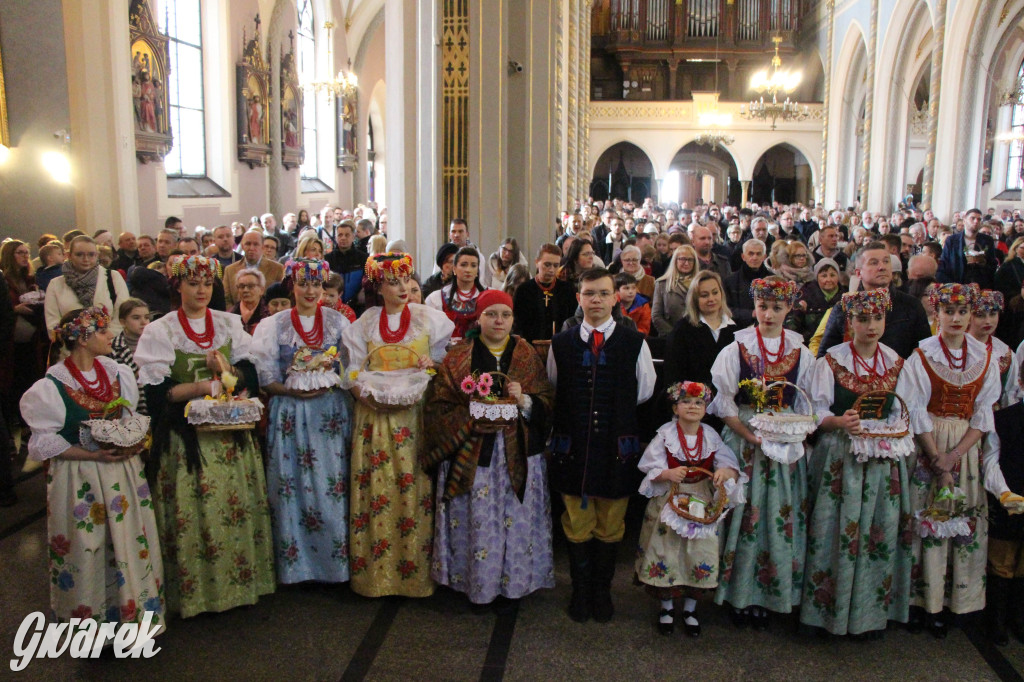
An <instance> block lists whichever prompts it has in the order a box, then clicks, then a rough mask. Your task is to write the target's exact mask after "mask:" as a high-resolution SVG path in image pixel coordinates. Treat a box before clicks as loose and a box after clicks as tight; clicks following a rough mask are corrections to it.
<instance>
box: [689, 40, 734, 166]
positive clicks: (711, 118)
mask: <svg viewBox="0 0 1024 682" xmlns="http://www.w3.org/2000/svg"><path fill="white" fill-rule="evenodd" d="M718 62H719V59H718V35H717V34H716V35H715V110H714V111H713V112H706V113H703V114H701V115H700V118H699V119H698V120H699V122H700V124H701V125H702V126H706V129H705V130H704V132H702V133H701V134H700V135H698V136H697V137H695V138H694V139H693V141H694V142H696V143H697V144H699V145H702V146H705V147H711V151H715V150H716V149H718V148H719V147H725V146H726V145H730V144H732V143H733V142H735V141H736V138H735V137H733V136H732V135H729V134H728V133H726V132H723V131H722V130H721V128H725V127H727V126H728V125H729V124H730V123H732V115H731V114H720V113H718V98H719V96H720V94H721V93H720V92H719V91H718Z"/></svg>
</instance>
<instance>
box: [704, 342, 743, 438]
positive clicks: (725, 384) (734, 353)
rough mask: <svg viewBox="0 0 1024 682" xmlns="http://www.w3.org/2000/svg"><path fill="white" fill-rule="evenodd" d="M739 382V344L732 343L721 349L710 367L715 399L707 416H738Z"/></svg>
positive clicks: (709, 407)
mask: <svg viewBox="0 0 1024 682" xmlns="http://www.w3.org/2000/svg"><path fill="white" fill-rule="evenodd" d="M739 381H740V351H739V342H738V341H733V342H732V343H730V344H729V345H728V346H726V347H725V348H723V349H722V351H721V352H720V353H719V354H718V357H717V358H715V362H714V364H713V365H711V383H713V384H714V385H715V390H716V391H718V393H717V394H715V399H714V400H712V401H711V404H710V405H709V406H708V414H713V415H715V416H716V417H719V418H722V419H724V418H726V417H735V416H737V415H739V413H740V411H739V408H738V407H737V406H736V393H737V392H738V391H739Z"/></svg>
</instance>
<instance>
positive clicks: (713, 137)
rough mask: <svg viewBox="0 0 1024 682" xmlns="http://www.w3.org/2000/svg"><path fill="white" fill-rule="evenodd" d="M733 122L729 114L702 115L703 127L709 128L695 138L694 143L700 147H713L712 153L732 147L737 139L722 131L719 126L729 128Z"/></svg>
mask: <svg viewBox="0 0 1024 682" xmlns="http://www.w3.org/2000/svg"><path fill="white" fill-rule="evenodd" d="M731 122H732V116H730V115H729V114H702V115H701V117H700V123H701V125H706V126H709V127H708V128H707V129H706V130H705V131H704V132H702V133H701V134H700V135H698V136H697V137H695V138H694V139H693V141H694V142H696V143H697V144H699V145H703V146H705V147H711V151H715V150H716V149H718V148H719V147H720V146H721V147H725V146H727V145H730V144H732V143H733V142H735V141H736V138H735V137H733V136H732V135H729V134H728V133H726V132H723V131H722V130H720V129H719V126H727V125H729V124H730V123H731Z"/></svg>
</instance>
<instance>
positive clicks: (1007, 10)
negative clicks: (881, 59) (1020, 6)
mask: <svg viewBox="0 0 1024 682" xmlns="http://www.w3.org/2000/svg"><path fill="white" fill-rule="evenodd" d="M1011 4H1013V0H1006V2H1005V3H1003V9H1002V11H1001V12H1000V13H999V23H998V24H996V26H1002V25H1003V22H1004V21H1006V17H1007V16H1009V14H1010V5H1011Z"/></svg>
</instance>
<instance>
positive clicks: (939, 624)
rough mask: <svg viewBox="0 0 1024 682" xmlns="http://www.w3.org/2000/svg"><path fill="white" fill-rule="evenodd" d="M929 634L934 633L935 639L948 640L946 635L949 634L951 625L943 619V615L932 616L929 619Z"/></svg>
mask: <svg viewBox="0 0 1024 682" xmlns="http://www.w3.org/2000/svg"><path fill="white" fill-rule="evenodd" d="M928 632H930V633H932V637H934V638H935V639H946V635H948V634H949V623H947V622H946V621H945V620H944V619H943V617H942V614H941V613H936V614H932V616H931V617H930V618H929V619H928Z"/></svg>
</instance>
